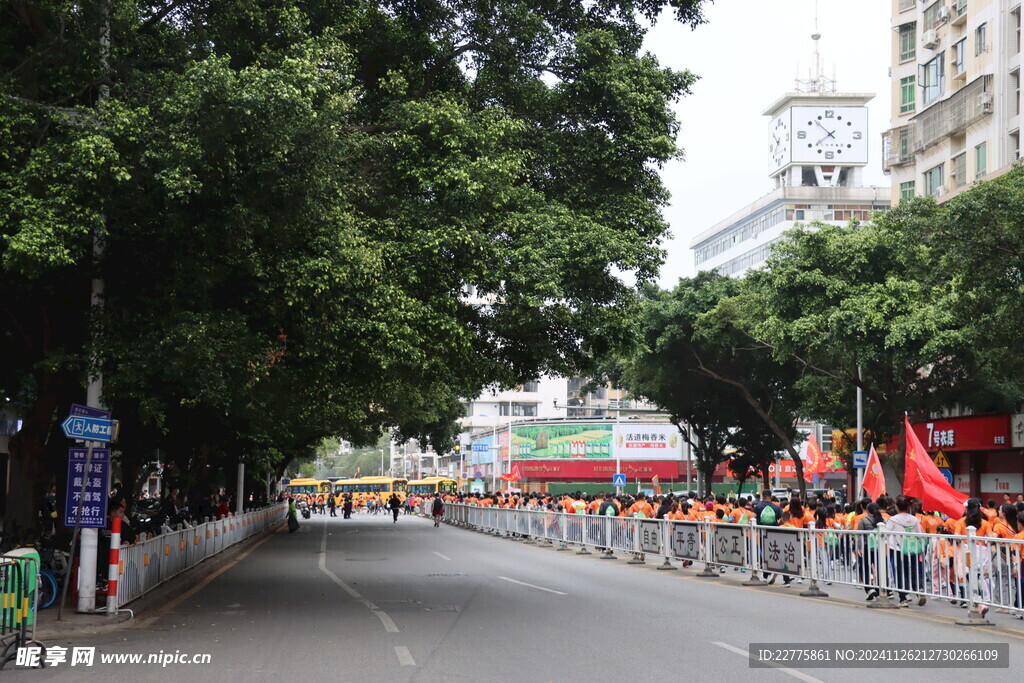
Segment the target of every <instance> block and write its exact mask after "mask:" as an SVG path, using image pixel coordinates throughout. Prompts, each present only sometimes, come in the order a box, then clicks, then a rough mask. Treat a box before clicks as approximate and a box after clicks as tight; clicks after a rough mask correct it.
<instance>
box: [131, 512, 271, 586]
mask: <svg viewBox="0 0 1024 683" xmlns="http://www.w3.org/2000/svg"><path fill="white" fill-rule="evenodd" d="M287 511H288V506H287V505H275V506H272V507H266V508H261V509H259V510H254V511H253V512H247V513H245V514H243V515H239V516H236V517H227V518H224V519H220V520H217V521H214V522H206V523H204V524H199V525H197V526H195V527H194V528H191V529H184V530H182V531H172V532H171V533H168V534H163V535H161V536H156V537H154V538H150V539H148V540H145V541H140V542H139V543H136V544H135V545H131V546H123V547H122V548H121V556H120V567H119V577H118V583H117V602H118V604H119V605H124V604H125V603H128V602H130V601H132V600H134V599H136V598H138V597H140V596H142V595H143V594H144V593H146V592H147V591H150V590H152V589H153V588H155V587H156V586H158V585H160V584H161V583H163V582H164V581H166V580H167V579H169V578H171V577H173V576H175V575H177V574H180V573H181V572H183V571H185V570H186V569H189V568H191V567H194V566H195V565H197V564H198V563H200V562H202V561H203V560H205V559H206V558H208V557H211V556H213V555H216V554H217V553H219V552H221V551H222V550H224V549H225V548H227V547H230V546H232V545H234V544H235V543H238V542H239V541H242V540H244V539H246V538H248V537H249V536H252V535H253V534H256V533H259V532H261V531H263V530H265V529H267V528H269V527H271V526H273V525H274V524H276V523H278V522H280V521H282V520H284V519H285V517H286V514H287Z"/></svg>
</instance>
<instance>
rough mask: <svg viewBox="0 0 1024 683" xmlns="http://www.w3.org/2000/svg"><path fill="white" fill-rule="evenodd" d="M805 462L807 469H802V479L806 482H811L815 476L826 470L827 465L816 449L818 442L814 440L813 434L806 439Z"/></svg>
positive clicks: (818, 449)
mask: <svg viewBox="0 0 1024 683" xmlns="http://www.w3.org/2000/svg"><path fill="white" fill-rule="evenodd" d="M807 460H808V462H807V467H805V468H804V479H806V480H807V481H811V480H812V479H813V478H814V475H815V474H821V473H823V472H825V470H826V469H828V463H827V462H825V456H823V455H822V454H821V449H820V448H818V440H817V439H815V438H814V434H811V435H810V436H809V437H808V438H807Z"/></svg>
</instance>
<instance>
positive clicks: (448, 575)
mask: <svg viewBox="0 0 1024 683" xmlns="http://www.w3.org/2000/svg"><path fill="white" fill-rule="evenodd" d="M427 576H428V577H431V578H449V577H453V576H465V574H459V573H455V574H427Z"/></svg>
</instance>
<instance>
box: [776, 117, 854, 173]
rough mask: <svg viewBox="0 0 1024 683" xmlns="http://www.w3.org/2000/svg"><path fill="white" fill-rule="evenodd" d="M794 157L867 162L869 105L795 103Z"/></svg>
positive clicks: (809, 160)
mask: <svg viewBox="0 0 1024 683" xmlns="http://www.w3.org/2000/svg"><path fill="white" fill-rule="evenodd" d="M792 112H793V161H796V162H801V163H811V164H837V165H847V164H866V163H867V161H868V109H867V107H793V109H792Z"/></svg>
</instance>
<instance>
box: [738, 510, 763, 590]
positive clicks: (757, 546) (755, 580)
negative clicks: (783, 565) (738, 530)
mask: <svg viewBox="0 0 1024 683" xmlns="http://www.w3.org/2000/svg"><path fill="white" fill-rule="evenodd" d="M743 585H744V586H766V585H768V584H766V583H765V582H764V581H763V580H762V579H761V534H759V533H758V532H757V518H755V517H754V516H751V517H750V578H749V579H747V580H746V581H744V582H743Z"/></svg>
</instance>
